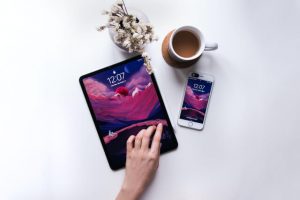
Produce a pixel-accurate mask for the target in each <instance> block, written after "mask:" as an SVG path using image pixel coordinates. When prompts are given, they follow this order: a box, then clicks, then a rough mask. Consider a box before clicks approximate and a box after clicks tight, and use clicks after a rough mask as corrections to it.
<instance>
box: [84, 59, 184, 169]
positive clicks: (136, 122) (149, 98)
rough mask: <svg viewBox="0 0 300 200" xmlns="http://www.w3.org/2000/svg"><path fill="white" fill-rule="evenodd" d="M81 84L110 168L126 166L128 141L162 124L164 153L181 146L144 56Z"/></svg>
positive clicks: (86, 76) (124, 62) (94, 76)
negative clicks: (145, 63) (148, 70)
mask: <svg viewBox="0 0 300 200" xmlns="http://www.w3.org/2000/svg"><path fill="white" fill-rule="evenodd" d="M80 85H81V88H82V90H83V93H84V96H85V99H86V101H87V104H88V107H89V109H90V112H91V115H92V118H93V120H94V123H95V126H96V129H97V132H98V135H99V138H100V140H101V143H102V146H103V149H104V152H105V154H106V158H107V160H108V163H109V166H110V168H111V169H113V170H116V169H119V168H122V167H124V166H125V162H126V141H127V139H128V137H129V136H130V135H136V134H137V133H138V132H139V131H140V130H142V129H146V128H147V127H148V126H150V125H158V124H159V123H162V124H163V134H162V139H161V144H162V145H161V153H164V152H167V151H170V150H173V149H176V148H177V146H178V143H177V140H176V137H175V135H174V131H173V127H172V125H171V122H170V119H169V116H168V113H167V110H166V107H165V105H164V102H163V100H162V97H161V94H160V92H159V89H158V86H157V83H156V80H155V77H154V74H153V73H152V74H151V75H149V74H148V72H147V71H146V67H145V65H144V59H143V58H142V57H141V56H137V57H134V58H131V59H129V60H126V61H123V62H120V63H117V64H114V65H112V66H109V67H106V68H104V69H100V70H98V71H95V72H92V73H89V74H86V75H83V76H82V77H80Z"/></svg>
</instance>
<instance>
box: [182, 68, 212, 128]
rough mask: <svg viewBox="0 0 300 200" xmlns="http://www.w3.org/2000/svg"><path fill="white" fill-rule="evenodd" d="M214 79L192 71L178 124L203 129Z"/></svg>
mask: <svg viewBox="0 0 300 200" xmlns="http://www.w3.org/2000/svg"><path fill="white" fill-rule="evenodd" d="M213 83H214V79H213V77H212V76H210V75H206V74H199V73H196V72H192V73H190V74H189V77H188V80H187V84H186V88H185V92H184V95H183V100H182V104H181V109H180V113H179V118H178V121H177V122H178V125H180V126H184V127H188V128H192V129H197V130H202V129H203V127H204V122H205V117H206V115H207V107H208V103H209V100H210V96H211V92H212V88H213Z"/></svg>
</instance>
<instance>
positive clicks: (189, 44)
mask: <svg viewBox="0 0 300 200" xmlns="http://www.w3.org/2000/svg"><path fill="white" fill-rule="evenodd" d="M199 47H200V41H199V40H198V38H197V37H196V36H195V35H194V34H193V33H191V32H190V31H180V32H178V33H176V34H175V35H174V38H173V48H174V51H175V52H176V53H177V54H178V55H179V56H181V57H185V58H189V57H192V56H194V55H195V54H197V52H198V50H199Z"/></svg>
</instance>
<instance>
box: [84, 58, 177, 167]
mask: <svg viewBox="0 0 300 200" xmlns="http://www.w3.org/2000/svg"><path fill="white" fill-rule="evenodd" d="M140 58H143V57H142V56H141V55H138V56H135V57H133V58H129V59H127V60H124V61H122V62H119V63H116V64H113V65H111V66H108V67H105V68H102V69H99V70H96V71H94V72H91V73H88V74H85V75H83V76H81V77H80V78H79V82H80V86H81V89H82V91H83V94H84V97H85V100H86V102H87V104H88V107H89V110H90V113H91V115H92V118H93V121H94V125H95V127H96V130H97V133H98V136H99V138H100V141H101V144H102V146H103V149H104V152H105V156H106V159H107V161H108V163H109V166H110V168H111V169H112V170H117V169H120V168H123V167H124V166H125V163H123V164H121V165H118V166H115V165H113V164H112V161H111V158H110V157H109V154H108V152H107V149H106V145H105V143H104V140H103V137H102V135H101V131H100V130H99V128H98V126H97V120H96V116H95V113H94V111H93V108H92V105H91V102H90V100H89V98H88V94H87V92H86V89H85V86H84V84H83V80H84V79H85V78H88V77H91V76H93V75H96V74H98V73H101V72H104V71H106V70H110V69H112V68H114V67H117V66H120V65H123V64H125V63H127V62H130V61H133V60H138V59H140ZM150 76H151V80H152V82H153V85H154V87H155V90H156V94H157V96H158V99H159V102H160V104H161V107H162V110H163V112H164V114H165V116H166V120H167V123H168V128H169V131H170V133H171V134H172V136H173V137H172V138H173V140H172V143H171V144H172V145H170V146H168V147H166V148H164V150H162V151H161V153H165V152H168V151H171V150H174V149H176V148H177V147H178V142H177V139H176V136H175V133H174V129H173V126H172V124H171V121H170V118H169V115H168V112H167V109H166V107H165V104H164V102H163V99H162V96H161V93H160V90H159V88H158V85H157V82H156V79H155V76H154V74H153V73H152V74H151V75H150Z"/></svg>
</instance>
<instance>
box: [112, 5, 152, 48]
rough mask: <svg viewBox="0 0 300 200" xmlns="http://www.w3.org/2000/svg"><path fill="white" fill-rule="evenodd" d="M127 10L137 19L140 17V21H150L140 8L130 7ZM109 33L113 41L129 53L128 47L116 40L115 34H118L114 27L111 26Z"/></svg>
mask: <svg viewBox="0 0 300 200" xmlns="http://www.w3.org/2000/svg"><path fill="white" fill-rule="evenodd" d="M127 11H128V13H129V14H131V15H134V16H136V17H137V19H138V20H139V21H140V22H144V23H148V22H149V19H148V17H147V16H146V15H145V14H144V13H143V12H142V11H140V10H138V9H135V8H130V7H129V8H127ZM108 33H109V36H110V38H111V40H112V41H113V43H114V44H115V45H117V46H118V47H119V48H120V49H121V50H123V51H126V52H127V53H129V52H128V49H126V48H125V47H123V46H122V45H121V44H117V43H116V42H115V41H114V36H115V35H116V32H115V31H114V29H113V28H109V31H108ZM133 53H134V52H133Z"/></svg>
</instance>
